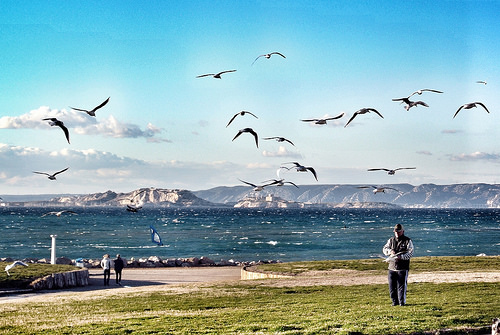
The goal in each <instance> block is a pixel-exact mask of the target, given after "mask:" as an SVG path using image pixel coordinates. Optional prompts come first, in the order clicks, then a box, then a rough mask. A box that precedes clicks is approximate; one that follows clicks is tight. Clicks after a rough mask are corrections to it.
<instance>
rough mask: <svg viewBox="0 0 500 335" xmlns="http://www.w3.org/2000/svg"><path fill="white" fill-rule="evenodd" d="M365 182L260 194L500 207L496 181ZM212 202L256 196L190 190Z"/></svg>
mask: <svg viewBox="0 0 500 335" xmlns="http://www.w3.org/2000/svg"><path fill="white" fill-rule="evenodd" d="M360 186H365V185H299V188H296V187H294V186H288V185H285V186H280V187H266V188H265V189H264V190H263V191H261V192H259V193H260V196H266V195H268V194H272V195H273V196H275V197H279V198H282V199H284V200H287V201H293V202H302V203H314V204H325V203H334V204H345V203H355V204H357V203H370V202H384V203H389V204H394V205H398V206H401V207H407V208H500V185H497V184H453V185H435V184H423V185H419V186H413V185H410V184H391V185H383V186H384V187H391V188H394V189H396V190H397V191H395V190H391V189H387V190H386V191H385V193H376V194H375V193H374V192H373V190H374V189H373V188H371V187H370V188H359V187H360ZM193 193H194V194H195V195H196V196H198V197H200V198H202V199H205V200H208V201H210V202H213V203H226V204H235V203H237V202H238V201H240V200H241V199H244V198H246V197H252V196H256V194H257V192H254V191H253V190H252V189H251V188H249V187H246V186H234V187H216V188H212V189H209V190H204V191H196V192H193Z"/></svg>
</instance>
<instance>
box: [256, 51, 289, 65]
mask: <svg viewBox="0 0 500 335" xmlns="http://www.w3.org/2000/svg"><path fill="white" fill-rule="evenodd" d="M272 55H280V56H281V57H283V58H286V57H285V55H283V54H282V53H279V52H276V51H275V52H270V53H268V54H264V55H260V56H258V57H257V58H255V60H254V61H253V63H255V62H256V61H257V59H259V58H260V57H265V58H267V59H269V58H271V56H272ZM253 63H252V65H253Z"/></svg>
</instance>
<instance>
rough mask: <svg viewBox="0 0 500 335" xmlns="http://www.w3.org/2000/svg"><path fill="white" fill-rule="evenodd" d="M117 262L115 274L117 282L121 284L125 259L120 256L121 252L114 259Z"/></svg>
mask: <svg viewBox="0 0 500 335" xmlns="http://www.w3.org/2000/svg"><path fill="white" fill-rule="evenodd" d="M113 262H114V264H115V274H116V283H117V284H118V285H121V282H122V270H123V267H124V265H125V264H124V262H123V259H122V258H121V257H120V254H118V255H116V259H115V260H113Z"/></svg>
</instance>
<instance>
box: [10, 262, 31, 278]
mask: <svg viewBox="0 0 500 335" xmlns="http://www.w3.org/2000/svg"><path fill="white" fill-rule="evenodd" d="M16 266H28V264H26V263H24V262H21V261H15V262H13V263H12V264H8V265H6V266H5V272H7V276H10V273H9V270H10V269H12V268H13V267H16Z"/></svg>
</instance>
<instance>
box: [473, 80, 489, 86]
mask: <svg viewBox="0 0 500 335" xmlns="http://www.w3.org/2000/svg"><path fill="white" fill-rule="evenodd" d="M476 83H478V84H484V85H486V84H487V82H485V81H484V80H478V81H476Z"/></svg>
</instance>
